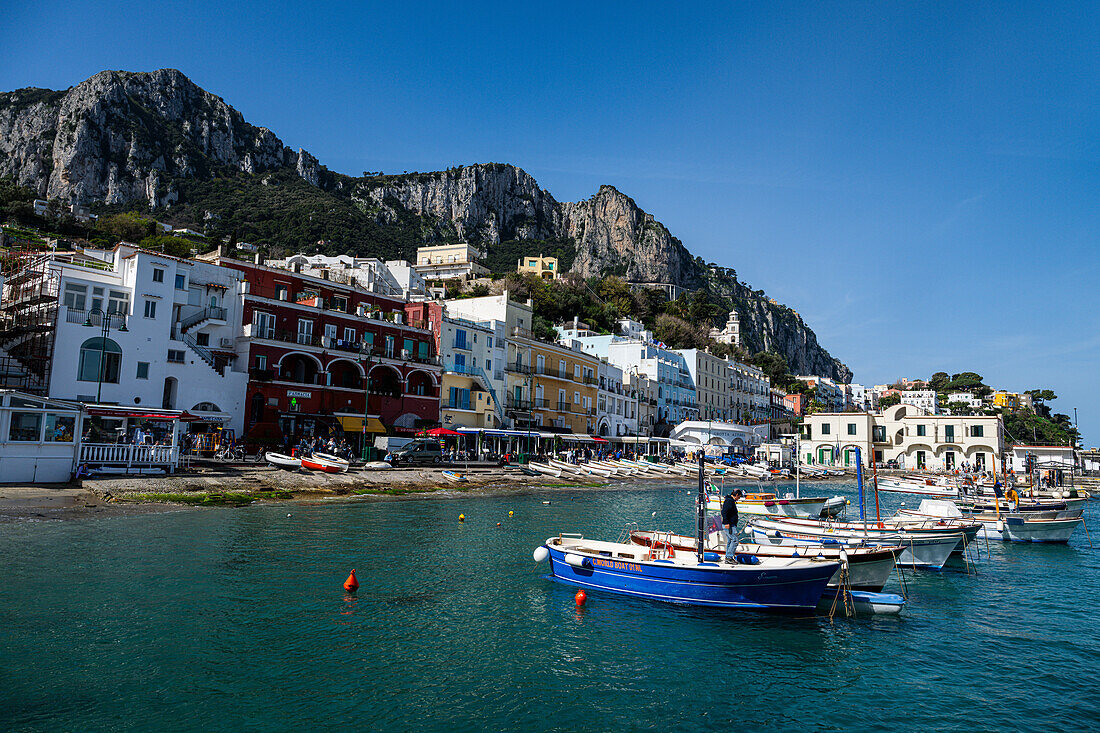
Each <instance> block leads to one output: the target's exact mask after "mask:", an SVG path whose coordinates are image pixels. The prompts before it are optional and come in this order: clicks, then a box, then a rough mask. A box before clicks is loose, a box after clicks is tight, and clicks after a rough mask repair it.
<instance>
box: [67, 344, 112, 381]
mask: <svg viewBox="0 0 1100 733" xmlns="http://www.w3.org/2000/svg"><path fill="white" fill-rule="evenodd" d="M101 357H102V364H101ZM121 366H122V348H121V347H120V346H119V345H118V344H116V343H115V342H114V341H112V340H111V339H104V338H99V337H96V338H90V339H88V340H87V341H85V342H84V343H83V344H81V345H80V361H79V364H78V368H77V377H76V378H77V379H78V380H79V381H81V382H98V381H100V379H101V378H102V381H104V382H106V383H108V384H118V375H119V367H121Z"/></svg>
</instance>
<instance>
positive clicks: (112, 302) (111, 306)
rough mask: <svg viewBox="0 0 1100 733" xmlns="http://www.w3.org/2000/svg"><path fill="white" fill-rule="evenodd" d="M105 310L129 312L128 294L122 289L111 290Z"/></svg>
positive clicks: (120, 313) (109, 311)
mask: <svg viewBox="0 0 1100 733" xmlns="http://www.w3.org/2000/svg"><path fill="white" fill-rule="evenodd" d="M107 312H108V313H117V314H119V315H125V314H127V313H129V312H130V294H129V293H127V292H124V291H122V290H112V291H110V295H109V297H108V298H107Z"/></svg>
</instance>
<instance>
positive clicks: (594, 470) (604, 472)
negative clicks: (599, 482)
mask: <svg viewBox="0 0 1100 733" xmlns="http://www.w3.org/2000/svg"><path fill="white" fill-rule="evenodd" d="M577 468H579V469H581V470H582V471H584V472H586V473H588V474H589V475H592V476H599V477H600V478H610V477H611V476H612V475H614V473H615V471H613V470H611V469H609V468H600V467H599V466H594V465H592V464H591V463H578V464H577Z"/></svg>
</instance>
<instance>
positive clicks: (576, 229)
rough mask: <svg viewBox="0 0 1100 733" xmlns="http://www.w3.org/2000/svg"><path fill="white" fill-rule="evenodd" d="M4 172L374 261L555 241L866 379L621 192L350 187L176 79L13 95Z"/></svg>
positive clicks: (495, 174) (95, 83) (474, 174)
mask: <svg viewBox="0 0 1100 733" xmlns="http://www.w3.org/2000/svg"><path fill="white" fill-rule="evenodd" d="M272 173H275V174H276V175H272ZM0 176H11V177H13V178H15V179H16V181H18V182H19V183H21V184H23V185H26V186H28V187H31V188H32V189H34V190H35V191H37V192H38V195H40V196H44V197H48V198H51V199H60V200H61V201H62V202H65V203H68V202H81V203H102V204H108V205H114V206H116V207H117V206H131V207H133V206H140V207H154V208H155V207H169V208H170V209H171V211H170V212H166V213H165V214H163V215H164V216H166V217H167V218H169V219H171V218H172V215H173V214H176V215H179V214H181V213H183V212H186V213H183V216H182V218H183V219H184V220H185V221H187V220H190V221H189V222H188V223H193V224H195V225H201V224H200V223H201V222H206V221H210V220H212V221H220V222H224V226H225V227H226V228H227V229H228V228H230V227H231V229H229V230H230V231H232V232H233V233H235V234H240V235H242V236H251V237H260V238H261V239H260V241H264V237H265V235H266V236H267V237H268V238H270V237H272V236H278V235H279V234H281V233H285V232H286V231H289V230H291V229H292V228H293V227H294V226H298V227H299V229H296V230H295V231H300V232H301V233H302V235H303V236H308V239H303V240H302V241H300V242H295V243H292V244H291V245H290V246H302V245H303V244H306V243H307V242H309V243H312V242H314V241H317V240H318V239H325V240H327V241H332V240H333V239H335V240H336V241H337V242H341V243H342V245H343V246H345V247H351V248H354V249H356V250H357V254H364V255H371V254H373V255H376V256H384V257H388V256H395V255H396V256H400V255H402V254H403V255H405V256H408V254H410V253H409V252H404V251H399V252H394V251H391V250H393V249H394V248H395V247H397V248H398V249H402V250H403V249H407V248H409V247H412V248H415V246H416V243H417V242H424V241H428V242H430V241H443V240H451V241H454V240H460V241H470V242H476V243H479V244H482V245H484V246H485V247H486V248H487V249H488V250H489V251H490V254H491V253H492V251H493V248H494V246H495V245H500V244H501V243H502V242H511V243H513V245H514V243H516V242H519V243H521V245H522V243H523V242H532V243H533V244H532V246H536V245H535V244H534V243H536V242H538V243H542V242H555V243H558V244H559V245H561V246H564V247H566V248H568V250H569V251H570V252H572V253H573V257H572V266H571V269H572V271H573V272H577V273H579V274H581V275H584V276H593V275H608V274H614V275H618V276H621V277H623V278H624V279H626V280H628V281H635V282H643V283H671V284H675V285H678V286H680V287H681V288H685V289H689V290H694V289H699V288H706V289H707V290H708V291H709V292H710V293H711V294H712V295H713V296H715V297H716V298H717V299H718V300H719V301H720V302H723V303H728V304H730V305H732V306H733V307H736V308H737V309H738V311H739V312H740V313H741V324H742V329H741V332H742V334H743V339H744V345H745V346H747V347H748V348H749V349H750V350H752V351H755V350H772V351H776V352H778V353H781V354H783V355H784V356H785V357H786V358H787V362H788V364H789V365H790V368H791V370H792V371H794V372H796V373H813V374H822V375H828V376H833V377H836V378H838V379H841V380H844V381H847V380H848V379H850V377H851V372H850V371H849V370H848V368H847V367H845V366H844V365H843V364H842V363H840V362H839V361H837V360H836V359H834V358H833V357H832V356H830V355H829V354H828V352H826V351H825V350H824V349H823V348H822V347H821V346H820V345H819V344H818V343H817V337H816V336H815V335H814V333H813V331H812V330H810V328H809V327H808V326H807V325H806V324H805V323H804V322H803V321H802V319H801V317H799V316H798V315H797V314H796V313H794V312H793V311H791V310H790V309H789V308H786V307H785V306H782V305H780V304H778V303H774V302H772V301H770V300H768V299H766V298H764V297H763V295H762V294H761V293H760V292H759V291H753V290H752V289H750V288H748V287H747V286H746V285H744V284H743V283H741V282H739V281H738V280H737V278H736V276H735V275H734V274H733V272H732V270H728V269H726V268H722V267H718V266H714V265H708V264H706V263H704V262H703V261H702V260H700V259H698V258H696V257H694V256H693V255H692V254H691V253H690V252H689V251H688V250H687V248H686V247H684V245H683V244H682V243H681V242H680V241H679V240H678V239H676V238H675V237H674V236H672V234H671V233H670V232H669V231H668V229H667V228H665V227H664V225H662V224H661V223H660V222H658V221H656V220H655V219H654V217H653V216H652V215H651V214H648V213H646V212H645V211H643V210H642V209H641V208H639V207H638V206H637V204H636V203H635V202H634V201H633V200H632V199H631V198H630V197H628V196H626V195H624V194H623V193H621V192H620V191H618V190H616V189H615V188H614V187H612V186H601V187H600V190H599V191H598V192H596V194H595V195H594V196H592V197H591V198H588V199H586V200H584V201H577V202H568V203H565V202H559V201H557V200H555V199H554V197H553V196H552V195H551V194H550V193H549V192H547V191H545V190H543V189H542V188H540V187H539V185H538V183H537V181H535V179H534V178H532V177H531V176H530V175H528V174H527V173H526V172H525V171H523V170H522V169H520V168H517V167H516V166H513V165H506V164H500V163H490V164H482V165H471V166H461V167H457V168H451V169H448V170H446V171H439V172H432V173H411V174H403V175H399V176H386V175H375V176H367V177H363V178H350V177H347V176H342V175H339V174H335V173H332V172H330V171H328V170H327V169H326V168H325V167H324V166H322V165H320V164H319V163H318V161H317V159H316V158H314V157H313V156H312V155H310V154H309V153H307V152H305V151H302V150H299V151H297V152H295V151H292V150H290V149H289V148H287V147H286V146H284V145H283V144H282V142H281V141H280V140H279V139H278V138H277V137H276V136H275V135H274V134H273V133H272V132H271V131H270V130H267V129H266V128H262V127H255V126H253V125H251V124H249V123H248V122H246V121H245V120H244V118H243V116H242V115H241V114H240V113H239V112H238V111H237V110H235V109H233V108H232V107H230V106H229V105H227V104H226V103H225V102H224V101H223V100H222V99H221V98H220V97H217V96H215V95H213V94H210V93H209V92H206V91H204V90H203V89H201V88H199V87H198V86H197V85H195V84H194V83H193V82H191V81H190V80H189V79H188V78H187V77H186V76H184V75H183V74H181V73H180V72H178V71H175V70H173V69H165V70H160V71H154V72H150V73H129V72H121V71H104V72H101V73H99V74H96V75H95V76H93V77H91V78H90V79H88V80H87V81H84V82H82V83H81V84H78V85H77V86H75V87H72V88H70V89H67V90H64V91H51V90H44V89H20V90H18V91H14V92H8V93H0ZM227 179H232V180H233V181H235V182H234V183H233V184H232V187H230V188H237V189H244V188H247V189H248V190H249V191H250V192H251V193H250V195H249V197H247V198H240V199H233V198H232V196H234V195H240V193H239V190H230V188H227V187H226V181H227ZM287 181H293V182H296V183H295V184H294V185H296V186H297V191H298V192H297V198H296V199H295V198H294V195H295V194H294V191H293V190H291V191H288V192H286V194H285V195H283V194H282V193H280V192H281V191H283V189H284V187H285V186H287V185H289V184H288V183H287ZM292 188H293V186H292ZM303 189H304V190H305V191H307V193H303V192H302V191H303ZM308 192H312V193H308ZM189 198H190V199H193V200H192V201H189V200H188V199H189ZM292 201H296V202H298V205H299V207H300V208H297V209H295V208H291V206H292V204H291V203H288V202H292ZM189 206H190V207H191V208H190V209H189V208H188V207H189ZM253 208H255V209H256V211H248V209H253ZM242 209H245V210H244V211H242ZM261 209H262V211H261ZM319 212H324V213H319ZM333 212H336V214H334V213H333ZM326 214H327V215H329V216H334V217H335V218H334V219H333V221H334V222H336V223H335V224H334V225H333V227H332V228H331V229H330V230H328V231H326V230H325V229H324V227H323V226H322V223H321V222H320V221H315V219H318V220H319V219H321V218H323V216H324V215H326ZM290 219H293V222H291V221H290ZM265 227H266V228H265ZM356 227H357V229H356V231H354V232H353V231H351V229H353V228H356ZM221 233H224V232H221ZM357 237H358V239H357ZM381 237H389V239H388V240H386V243H383V242H382V239H381ZM375 241H376V242H377V245H378V246H377V247H376V249H378V250H379V251H377V252H374V251H372V250H371V242H375ZM523 249H525V247H524V248H523ZM382 250H386V251H382ZM501 251H502V252H504V251H506V250H501Z"/></svg>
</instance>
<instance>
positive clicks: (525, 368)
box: [504, 361, 531, 374]
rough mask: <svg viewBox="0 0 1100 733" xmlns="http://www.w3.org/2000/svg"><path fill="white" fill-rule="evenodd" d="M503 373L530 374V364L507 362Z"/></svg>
mask: <svg viewBox="0 0 1100 733" xmlns="http://www.w3.org/2000/svg"><path fill="white" fill-rule="evenodd" d="M504 371H506V372H513V373H515V374H530V373H531V365H530V364H523V363H521V362H518V361H516V362H508V363H507V364H505V365H504Z"/></svg>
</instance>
